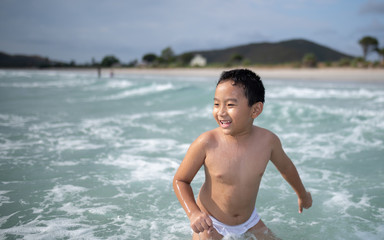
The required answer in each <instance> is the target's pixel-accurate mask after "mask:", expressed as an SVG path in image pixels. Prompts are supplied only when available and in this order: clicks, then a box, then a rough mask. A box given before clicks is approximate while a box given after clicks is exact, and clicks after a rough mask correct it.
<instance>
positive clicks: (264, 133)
mask: <svg viewBox="0 0 384 240" xmlns="http://www.w3.org/2000/svg"><path fill="white" fill-rule="evenodd" d="M253 129H254V137H255V138H256V139H257V140H260V141H268V142H270V143H274V142H276V141H280V140H279V137H278V136H277V135H276V134H275V133H273V132H272V131H271V130H268V129H266V128H262V127H258V126H253Z"/></svg>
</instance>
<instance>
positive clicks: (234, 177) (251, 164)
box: [205, 147, 270, 185]
mask: <svg viewBox="0 0 384 240" xmlns="http://www.w3.org/2000/svg"><path fill="white" fill-rule="evenodd" d="M269 159H270V153H269V151H268V149H264V150H263V149H259V148H257V147H255V148H250V149H246V150H243V151H236V150H235V151H233V149H232V150H231V149H230V148H229V147H228V148H222V149H221V150H219V151H218V150H215V151H211V152H208V154H207V157H206V159H205V167H206V171H208V174H209V175H210V176H211V178H212V180H215V181H219V182H222V183H225V184H229V185H231V184H236V183H238V182H239V181H240V182H242V183H247V182H249V183H253V182H255V181H260V179H261V177H262V175H263V174H264V171H265V168H266V166H267V164H268V161H269Z"/></svg>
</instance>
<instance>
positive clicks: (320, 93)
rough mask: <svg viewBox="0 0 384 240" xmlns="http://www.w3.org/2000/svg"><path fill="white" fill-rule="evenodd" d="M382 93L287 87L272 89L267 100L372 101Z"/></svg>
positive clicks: (382, 93)
mask: <svg viewBox="0 0 384 240" xmlns="http://www.w3.org/2000/svg"><path fill="white" fill-rule="evenodd" d="M383 95H384V92H383V91H380V90H372V89H366V88H360V89H346V90H345V89H326V88H325V89H324V88H304V87H300V88H297V87H291V86H288V87H286V88H284V89H280V88H275V89H274V88H272V89H270V91H268V92H267V97H268V98H290V99H292V98H293V99H294V98H305V99H374V98H377V97H382V96H383Z"/></svg>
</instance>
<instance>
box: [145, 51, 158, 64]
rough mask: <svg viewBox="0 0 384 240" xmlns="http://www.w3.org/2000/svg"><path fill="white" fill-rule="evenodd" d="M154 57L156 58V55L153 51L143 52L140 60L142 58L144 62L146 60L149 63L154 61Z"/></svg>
mask: <svg viewBox="0 0 384 240" xmlns="http://www.w3.org/2000/svg"><path fill="white" fill-rule="evenodd" d="M156 59H157V56H156V54H154V53H148V54H145V55H144V56H143V58H142V60H143V61H144V62H147V63H149V64H151V63H153V62H155V61H156Z"/></svg>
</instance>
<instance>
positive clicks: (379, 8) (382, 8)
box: [359, 0, 384, 14]
mask: <svg viewBox="0 0 384 240" xmlns="http://www.w3.org/2000/svg"><path fill="white" fill-rule="evenodd" d="M359 12H360V13H361V14H384V2H383V1H372V0H371V1H368V2H366V3H364V4H363V5H362V6H361V7H360V10H359Z"/></svg>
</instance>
